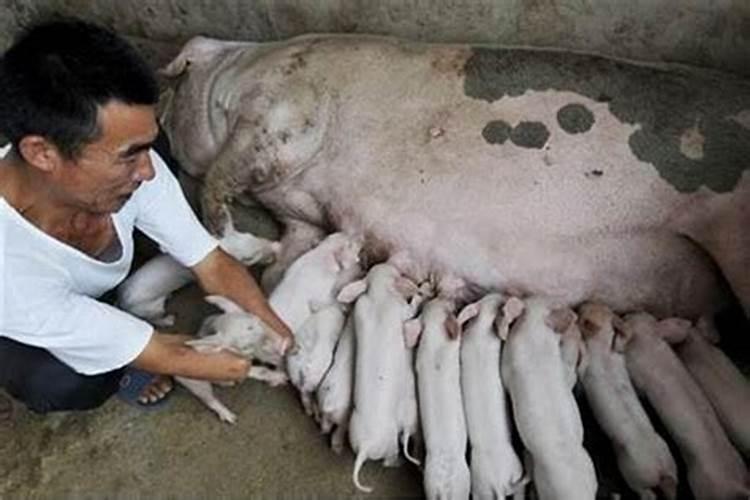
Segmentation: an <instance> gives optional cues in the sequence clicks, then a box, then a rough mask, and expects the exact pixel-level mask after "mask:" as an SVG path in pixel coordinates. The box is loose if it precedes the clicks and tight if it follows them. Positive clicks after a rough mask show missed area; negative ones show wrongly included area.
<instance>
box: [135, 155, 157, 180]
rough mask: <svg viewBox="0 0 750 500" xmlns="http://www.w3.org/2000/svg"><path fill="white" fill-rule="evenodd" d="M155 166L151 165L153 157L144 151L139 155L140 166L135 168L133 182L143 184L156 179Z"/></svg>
mask: <svg viewBox="0 0 750 500" xmlns="http://www.w3.org/2000/svg"><path fill="white" fill-rule="evenodd" d="M154 175H156V174H155V172H154V165H153V164H152V163H151V155H149V154H148V151H144V152H142V153H141V154H140V155H139V159H138V165H137V166H136V167H135V172H133V181H135V182H143V181H150V180H151V179H153V178H154Z"/></svg>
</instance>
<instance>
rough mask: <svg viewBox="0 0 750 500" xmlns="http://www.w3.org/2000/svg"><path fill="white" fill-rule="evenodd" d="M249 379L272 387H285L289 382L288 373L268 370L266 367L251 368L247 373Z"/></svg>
mask: <svg viewBox="0 0 750 500" xmlns="http://www.w3.org/2000/svg"><path fill="white" fill-rule="evenodd" d="M247 378H254V379H255V380H260V381H261V382H266V383H267V384H268V385H270V386H271V387H276V386H277V385H284V384H286V383H287V382H288V381H289V378H288V377H287V376H286V373H284V372H282V371H281V370H273V369H271V368H266V367H265V366H251V367H250V371H248V372H247Z"/></svg>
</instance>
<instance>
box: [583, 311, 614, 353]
mask: <svg viewBox="0 0 750 500" xmlns="http://www.w3.org/2000/svg"><path fill="white" fill-rule="evenodd" d="M614 318H615V314H614V313H613V312H612V310H611V309H610V308H609V307H608V306H606V305H604V304H601V303H598V302H586V303H585V304H583V305H582V306H581V307H580V308H579V309H578V327H579V328H580V330H581V334H582V336H583V339H584V340H585V341H586V343H587V344H588V345H591V346H597V347H601V348H605V349H610V348H612V346H613V345H614V340H615V330H614V326H613V324H612V323H613V321H614Z"/></svg>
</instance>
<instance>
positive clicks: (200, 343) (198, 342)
mask: <svg viewBox="0 0 750 500" xmlns="http://www.w3.org/2000/svg"><path fill="white" fill-rule="evenodd" d="M185 345H188V346H190V347H192V348H193V349H195V350H196V351H198V352H201V353H206V354H208V353H216V352H219V351H221V350H222V349H224V348H225V347H226V346H224V342H222V341H220V339H219V338H218V335H210V336H208V337H203V338H202V339H190V340H186V341H185Z"/></svg>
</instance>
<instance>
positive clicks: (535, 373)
mask: <svg viewBox="0 0 750 500" xmlns="http://www.w3.org/2000/svg"><path fill="white" fill-rule="evenodd" d="M519 302H520V301H519V299H516V298H511V299H509V300H508V302H506V304H505V306H504V307H503V309H504V311H509V309H510V308H511V307H512V308H514V309H519V308H521V307H524V311H523V314H521V316H520V317H519V318H518V319H517V320H516V322H515V323H514V324H513V326H512V327H511V328H510V331H509V333H508V334H507V341H506V343H505V345H504V347H503V353H502V362H501V373H502V376H503V381H504V382H505V385H506V387H507V388H508V392H510V396H511V400H512V401H513V414H514V416H515V422H516V425H517V427H518V431H519V433H520V435H521V440H522V441H523V443H524V445H525V446H526V448H527V449H528V451H529V452H530V454H531V456H532V459H533V477H534V482H535V484H536V490H537V492H538V494H539V497H540V498H542V499H554V500H566V499H570V500H583V499H594V498H595V496H596V489H597V483H596V474H595V472H594V465H593V463H592V462H591V458H590V457H589V455H588V453H586V450H585V449H584V448H583V424H582V422H581V415H580V413H579V410H578V406H577V405H576V401H575V398H574V397H573V393H572V392H571V390H570V382H569V380H568V379H567V372H566V367H565V365H564V363H563V359H562V354H561V349H560V335H563V334H565V333H566V332H567V331H568V330H569V329H570V328H577V326H576V324H575V321H576V315H575V313H573V311H572V310H570V309H568V308H565V307H559V306H558V305H557V304H556V303H555V302H554V301H552V300H549V299H546V298H542V297H532V298H529V299H527V300H526V301H525V304H524V305H522V304H520V303H519Z"/></svg>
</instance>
